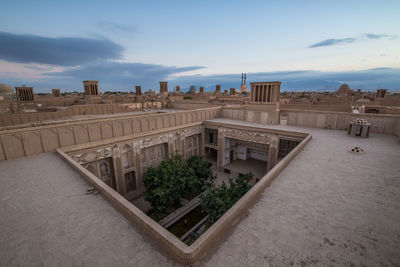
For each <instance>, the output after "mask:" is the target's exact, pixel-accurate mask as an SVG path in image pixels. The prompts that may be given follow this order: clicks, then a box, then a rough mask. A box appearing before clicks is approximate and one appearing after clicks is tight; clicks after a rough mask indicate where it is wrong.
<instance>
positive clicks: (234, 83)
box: [170, 68, 400, 91]
mask: <svg viewBox="0 0 400 267" xmlns="http://www.w3.org/2000/svg"><path fill="white" fill-rule="evenodd" d="M240 81H241V74H240V73H238V74H223V75H209V76H203V75H193V76H181V77H177V78H175V79H173V80H171V81H170V84H171V85H180V86H181V88H182V89H184V90H187V89H188V88H189V86H190V85H196V86H204V87H205V88H206V89H207V90H208V91H214V90H215V85H216V84H221V86H222V89H228V90H229V88H231V87H232V88H236V89H239V88H240ZM247 81H248V82H247V87H248V88H250V82H252V81H282V86H281V90H282V91H291V90H300V91H303V90H305V91H334V90H337V89H338V88H339V86H340V85H341V84H343V83H347V84H349V85H350V87H351V88H352V89H358V88H362V89H364V90H376V89H379V88H387V89H390V90H400V69H392V68H376V69H368V70H361V71H343V72H322V71H307V70H302V71H284V72H259V73H247Z"/></svg>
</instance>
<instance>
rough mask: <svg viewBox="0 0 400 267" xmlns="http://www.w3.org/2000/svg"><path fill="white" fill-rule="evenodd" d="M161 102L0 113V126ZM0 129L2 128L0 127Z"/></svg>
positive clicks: (113, 111)
mask: <svg viewBox="0 0 400 267" xmlns="http://www.w3.org/2000/svg"><path fill="white" fill-rule="evenodd" d="M161 107H162V105H161V102H145V103H129V104H96V105H77V106H70V107H67V108H65V109H64V110H59V111H55V112H32V113H14V114H0V127H8V126H16V125H22V124H27V123H34V122H40V121H45V120H57V119H62V118H68V117H72V116H77V115H100V114H109V113H122V112H130V111H135V110H141V109H143V108H161ZM1 130H2V129H1Z"/></svg>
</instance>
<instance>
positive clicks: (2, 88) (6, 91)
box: [0, 83, 14, 95]
mask: <svg viewBox="0 0 400 267" xmlns="http://www.w3.org/2000/svg"><path fill="white" fill-rule="evenodd" d="M12 94H14V88H12V87H11V86H9V85H8V84H5V83H0V95H12Z"/></svg>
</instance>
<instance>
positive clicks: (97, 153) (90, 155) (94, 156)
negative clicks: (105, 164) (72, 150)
mask: <svg viewBox="0 0 400 267" xmlns="http://www.w3.org/2000/svg"><path fill="white" fill-rule="evenodd" d="M112 154H113V153H112V149H111V147H107V148H102V149H97V150H93V151H87V152H83V153H79V154H75V155H72V156H71V157H72V159H73V160H75V161H76V162H78V163H79V164H84V163H88V162H92V161H96V160H99V159H103V158H108V157H112Z"/></svg>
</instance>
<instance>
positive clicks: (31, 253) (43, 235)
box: [0, 119, 400, 266]
mask: <svg viewBox="0 0 400 267" xmlns="http://www.w3.org/2000/svg"><path fill="white" fill-rule="evenodd" d="M222 122H232V121H230V120H226V119H225V120H222ZM236 123H240V124H247V125H249V123H245V122H236ZM252 125H253V126H254V124H252ZM271 128H282V129H290V130H295V131H304V132H309V133H311V134H312V136H313V139H312V141H311V142H310V143H309V144H308V145H307V146H306V148H305V149H304V151H303V152H301V153H300V154H299V155H298V156H297V157H296V158H295V159H294V160H293V161H292V162H291V163H290V164H289V166H288V167H287V168H286V169H285V170H284V171H283V172H282V173H281V174H280V175H279V176H278V177H277V179H276V180H275V181H274V182H273V183H272V184H271V186H270V187H268V188H267V189H266V190H265V191H264V192H263V193H262V195H261V197H260V199H259V201H258V202H257V203H256V204H255V205H254V206H252V207H251V208H250V209H249V211H248V215H247V217H245V218H244V219H242V220H241V222H240V223H239V225H238V226H237V227H236V228H235V229H234V230H233V232H232V234H231V235H230V236H229V237H226V238H224V239H223V240H222V241H221V244H220V245H219V247H218V248H217V249H215V250H213V251H212V253H211V254H210V255H208V256H207V257H206V258H204V259H203V260H202V261H201V262H199V263H198V265H206V266H287V265H289V266H290V265H298V266H329V265H331V266H362V265H366V266H396V264H397V265H398V264H399V263H400V253H399V251H400V144H399V141H398V140H397V138H396V137H395V136H391V135H381V134H374V133H371V136H370V138H368V139H360V138H355V137H349V136H347V135H346V133H345V132H344V131H334V130H322V129H311V128H300V127H290V126H273V127H271ZM356 145H359V146H361V147H362V148H363V149H364V150H365V153H364V154H362V155H356V154H351V153H349V152H347V150H348V149H349V148H351V147H353V146H356ZM86 189H87V185H86V183H85V182H84V181H83V180H82V179H81V178H80V177H79V175H78V174H76V173H75V172H74V171H73V170H71V169H70V168H69V166H67V165H66V164H65V163H64V162H63V161H62V160H61V159H59V158H58V156H57V155H56V154H54V153H46V154H40V155H35V156H31V157H26V158H20V159H15V160H10V161H6V162H0V266H171V265H175V264H176V263H175V262H173V261H172V260H170V259H169V258H167V257H165V256H164V254H161V253H160V252H159V251H158V248H157V247H155V246H153V245H151V244H150V243H149V242H148V240H147V238H146V237H144V236H142V235H141V234H140V233H139V231H138V230H137V228H136V226H134V225H133V224H131V223H129V222H128V221H127V219H126V218H125V217H123V216H122V215H121V214H119V213H118V212H117V211H116V210H115V209H114V208H113V207H112V206H111V205H110V204H108V202H106V201H105V200H104V199H103V198H102V196H101V195H85V191H86Z"/></svg>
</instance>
